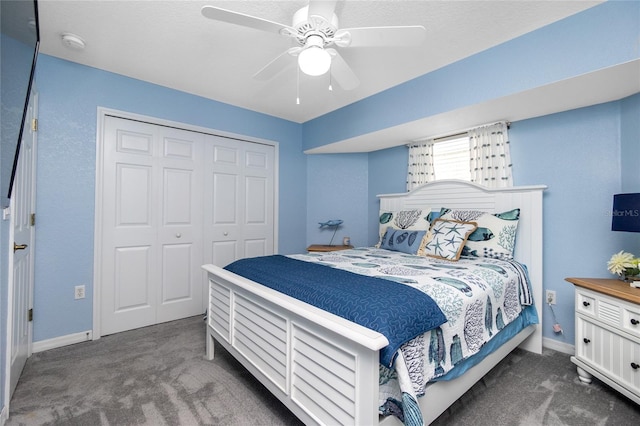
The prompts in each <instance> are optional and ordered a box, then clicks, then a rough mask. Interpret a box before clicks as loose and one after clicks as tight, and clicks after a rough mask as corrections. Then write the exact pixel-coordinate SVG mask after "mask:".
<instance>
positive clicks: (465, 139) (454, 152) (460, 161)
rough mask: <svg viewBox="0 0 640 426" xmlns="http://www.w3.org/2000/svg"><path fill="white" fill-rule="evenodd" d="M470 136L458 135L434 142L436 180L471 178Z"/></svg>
mask: <svg viewBox="0 0 640 426" xmlns="http://www.w3.org/2000/svg"><path fill="white" fill-rule="evenodd" d="M470 157H471V155H470V152H469V136H467V135H466V134H465V135H464V136H459V135H458V136H456V137H454V138H448V139H446V140H441V141H436V142H434V144H433V174H434V177H435V179H436V180H440V179H461V180H467V181H470V180H471V172H470V170H471V168H470V165H469V158H470Z"/></svg>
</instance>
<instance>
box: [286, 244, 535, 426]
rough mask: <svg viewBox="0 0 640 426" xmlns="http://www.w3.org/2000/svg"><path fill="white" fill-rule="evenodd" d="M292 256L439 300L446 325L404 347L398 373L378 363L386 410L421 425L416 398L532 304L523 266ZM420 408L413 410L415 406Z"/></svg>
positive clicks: (384, 255)
mask: <svg viewBox="0 0 640 426" xmlns="http://www.w3.org/2000/svg"><path fill="white" fill-rule="evenodd" d="M289 257H292V258H295V259H299V260H305V261H309V262H317V263H320V264H324V265H327V266H330V267H335V268H339V269H344V270H347V271H351V272H355V273H358V274H362V275H368V276H374V277H379V278H385V279H388V280H393V281H397V282H400V283H403V284H405V285H409V286H411V287H414V288H417V289H419V290H421V291H423V292H424V293H427V294H428V295H429V296H431V298H433V299H434V300H435V301H436V302H437V304H438V306H440V309H441V310H442V312H443V313H444V314H445V316H446V317H447V322H446V323H445V324H443V325H441V326H440V327H437V328H435V329H433V330H431V331H429V332H427V333H425V334H423V335H420V336H418V337H416V338H415V339H413V340H411V341H409V342H408V343H406V344H405V345H403V346H402V347H401V349H400V351H399V353H398V357H397V358H396V362H395V364H394V368H393V369H387V368H385V367H384V366H382V365H381V366H380V412H381V414H385V415H386V414H394V415H398V416H399V417H401V419H403V420H404V422H405V424H416V423H417V424H421V417H420V414H419V411H418V412H417V413H415V410H416V409H417V403H416V399H417V397H419V396H421V395H422V394H423V393H424V388H425V385H426V384H427V383H428V382H429V381H430V380H433V379H436V378H438V377H441V376H443V375H445V374H446V373H447V372H449V371H450V370H451V369H452V368H453V367H455V366H456V364H458V363H459V362H460V361H462V360H464V359H466V358H468V357H469V356H471V355H474V354H475V353H477V352H478V351H479V350H480V348H481V347H482V346H483V345H484V344H485V343H486V342H487V341H489V340H491V339H492V338H493V337H494V336H495V335H496V334H497V333H498V332H499V331H500V330H502V328H504V327H505V326H506V325H507V324H509V323H511V322H512V321H513V320H514V319H516V318H517V317H518V315H519V314H520V312H521V311H522V309H523V306H522V305H527V304H531V293H530V285H529V282H528V279H527V274H526V271H525V270H524V268H523V267H522V265H520V264H518V263H517V262H514V261H505V260H499V259H489V258H477V257H473V258H472V257H462V258H461V259H460V260H458V261H457V262H451V261H448V260H440V259H434V258H428V257H422V256H413V255H408V254H404V253H401V252H396V251H389V250H383V249H377V248H373V247H365V248H356V249H352V250H343V251H337V252H330V253H307V254H296V255H290V256H289ZM414 405H415V407H414Z"/></svg>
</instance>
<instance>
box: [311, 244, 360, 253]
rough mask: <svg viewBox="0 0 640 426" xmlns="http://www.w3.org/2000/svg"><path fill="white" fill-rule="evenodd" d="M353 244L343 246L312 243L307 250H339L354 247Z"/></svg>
mask: <svg viewBox="0 0 640 426" xmlns="http://www.w3.org/2000/svg"><path fill="white" fill-rule="evenodd" d="M352 248H353V246H343V245H333V246H330V245H326V244H325V245H323V244H311V245H310V246H309V247H307V251H320V252H329V251H338V250H347V249H352Z"/></svg>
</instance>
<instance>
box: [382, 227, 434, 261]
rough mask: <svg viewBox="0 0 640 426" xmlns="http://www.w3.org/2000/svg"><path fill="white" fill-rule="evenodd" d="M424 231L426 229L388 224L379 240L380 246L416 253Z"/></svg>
mask: <svg viewBox="0 0 640 426" xmlns="http://www.w3.org/2000/svg"><path fill="white" fill-rule="evenodd" d="M426 233H427V231H412V230H409V229H396V228H393V227H391V226H389V227H388V228H387V230H386V232H385V233H384V235H383V236H382V239H381V240H380V248H382V249H386V250H393V251H401V252H403V253H407V254H417V253H418V249H419V248H420V243H422V239H423V238H424V236H425V234H426Z"/></svg>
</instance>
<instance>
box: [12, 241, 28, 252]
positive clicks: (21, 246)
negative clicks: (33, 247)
mask: <svg viewBox="0 0 640 426" xmlns="http://www.w3.org/2000/svg"><path fill="white" fill-rule="evenodd" d="M26 248H27V245H26V244H16V243H15V242H14V243H13V252H14V253H15V252H16V251H18V250H24V249H26Z"/></svg>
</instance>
